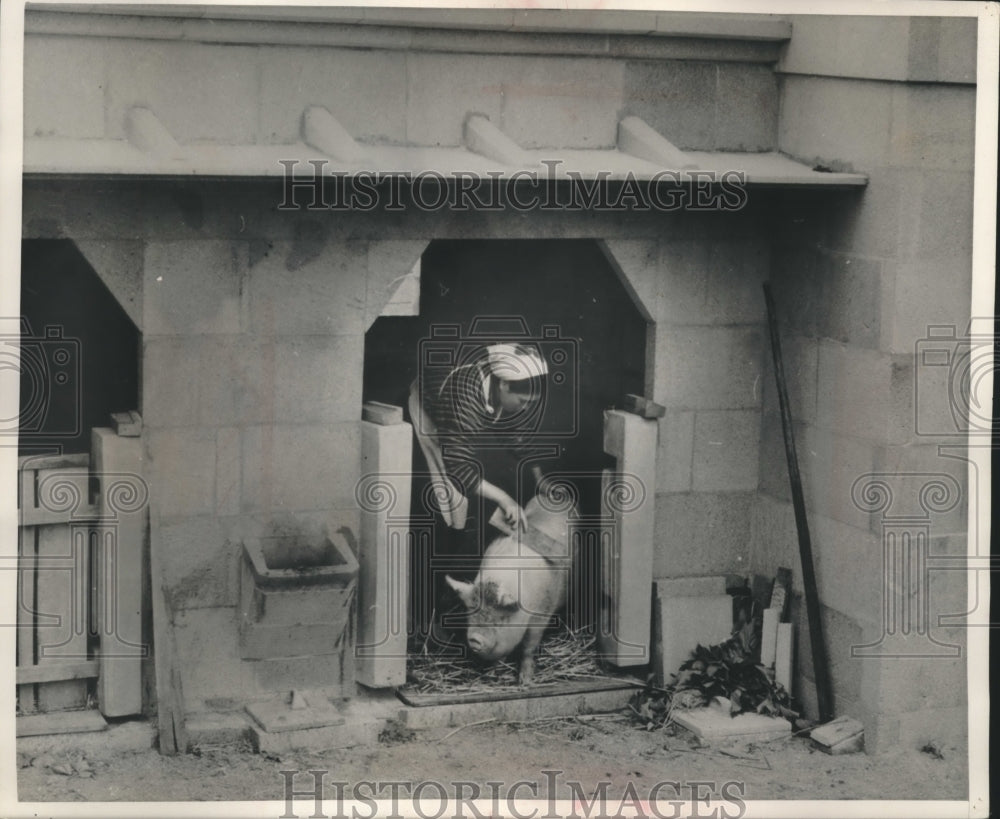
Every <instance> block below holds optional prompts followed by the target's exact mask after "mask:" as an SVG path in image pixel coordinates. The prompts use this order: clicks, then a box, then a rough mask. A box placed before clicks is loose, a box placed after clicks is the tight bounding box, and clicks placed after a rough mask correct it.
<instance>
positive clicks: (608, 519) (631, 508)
mask: <svg viewBox="0 0 1000 819" xmlns="http://www.w3.org/2000/svg"><path fill="white" fill-rule="evenodd" d="M656 439H657V424H656V421H655V420H650V419H646V418H642V417H640V416H639V415H634V414H632V413H628V412H622V411H621V410H608V411H607V412H605V413H604V451H605V452H606V453H607V454H608V455H613V456H614V457H615V458H616V459H617V461H618V463H617V466H616V468H615V470H614V471H611V470H605V473H604V478H603V481H602V492H601V507H602V520H603V522H604V527H603V528H604V531H603V532H602V536H601V537H602V541H603V542H602V548H601V578H602V580H601V587H602V591H603V595H602V600H601V624H600V628H599V629H598V637H597V641H598V649H599V650H600V653H601V655H602V657H603V658H604V659H606V660H608V661H609V662H611V663H613V664H614V665H617V666H633V665H645V664H646V663H648V662H649V661H650V647H649V632H650V620H651V615H652V583H653V536H654V526H655V522H656V503H655V498H656V484H655V481H656Z"/></svg>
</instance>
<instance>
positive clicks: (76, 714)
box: [16, 709, 108, 737]
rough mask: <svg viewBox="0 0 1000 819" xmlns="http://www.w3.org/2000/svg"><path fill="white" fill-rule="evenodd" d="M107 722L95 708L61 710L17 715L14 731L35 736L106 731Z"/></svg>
mask: <svg viewBox="0 0 1000 819" xmlns="http://www.w3.org/2000/svg"><path fill="white" fill-rule="evenodd" d="M107 728H108V724H107V723H106V722H105V721H104V717H102V716H101V715H100V714H99V713H98V712H97V711H96V710H94V709H88V710H86V711H62V712H61V713H58V714H34V715H32V716H27V717H18V718H17V721H16V731H17V736H19V737H37V736H42V735H44V734H84V733H89V732H92V731H106V730H107Z"/></svg>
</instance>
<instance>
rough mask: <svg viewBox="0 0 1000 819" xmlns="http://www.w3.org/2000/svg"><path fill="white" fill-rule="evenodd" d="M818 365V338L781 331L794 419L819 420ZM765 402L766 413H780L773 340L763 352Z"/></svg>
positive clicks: (809, 422)
mask: <svg viewBox="0 0 1000 819" xmlns="http://www.w3.org/2000/svg"><path fill="white" fill-rule="evenodd" d="M818 366H819V341H818V340H817V339H815V338H809V337H808V336H802V335H798V334H795V335H792V334H789V333H787V332H782V333H781V367H782V370H784V373H785V389H786V390H787V391H788V405H789V408H790V409H791V413H792V418H793V419H794V420H795V421H797V422H800V423H806V424H813V423H815V422H816V409H817V408H816V376H817V369H818ZM761 390H762V394H763V400H762V404H763V407H764V411H765V412H771V413H774V414H775V415H777V414H778V413H779V412H780V405H779V402H778V385H777V381H776V380H775V377H774V356H773V354H772V352H771V344H770V340H768V342H767V349H766V350H765V352H764V362H763V371H762V372H761Z"/></svg>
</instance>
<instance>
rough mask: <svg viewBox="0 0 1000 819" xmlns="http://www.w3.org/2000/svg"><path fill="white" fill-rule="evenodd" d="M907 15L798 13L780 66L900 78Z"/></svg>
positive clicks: (905, 53) (905, 49)
mask: <svg viewBox="0 0 1000 819" xmlns="http://www.w3.org/2000/svg"><path fill="white" fill-rule="evenodd" d="M912 19H913V18H906V17H881V16H864V17H849V16H843V17H839V16H838V17H832V16H830V15H825V14H823V15H821V14H816V15H812V14H809V15H798V16H796V17H795V18H794V22H793V27H794V31H795V36H794V37H792V39H791V40H790V41H789V42H788V47H787V49H786V51H785V54H784V56H783V57H782V59H781V61H780V63H779V66H780V70H781V71H783V72H788V73H792V74H813V75H827V76H834V77H865V78H870V79H887V80H904V79H906V77H907V68H908V59H909V51H910V45H909V43H910V41H909V27H910V23H911V21H912Z"/></svg>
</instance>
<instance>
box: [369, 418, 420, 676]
mask: <svg viewBox="0 0 1000 819" xmlns="http://www.w3.org/2000/svg"><path fill="white" fill-rule="evenodd" d="M363 418H364V420H362V422H361V463H362V468H361V472H362V477H361V480H360V481H359V482H358V486H357V490H356V492H355V495H356V497H357V501H358V505H359V506H360V508H361V543H360V548H359V551H360V555H359V564H360V576H359V580H358V639H357V645H356V647H355V658H356V669H355V670H356V679H357V681H358V682H359V683H362V684H363V685H366V686H370V687H372V688H384V687H390V686H397V685H402V684H403V683H404V682H406V638H407V613H408V605H409V582H410V581H409V559H408V558H409V548H410V544H409V537H410V535H409V528H410V526H409V524H410V521H409V516H410V484H411V481H412V474H411V473H412V464H411V460H412V452H413V439H412V434H413V430H412V427H411V426H410V425H409V424H407V423H405V422H404V421H403V411H402V409H401V408H399V407H391V408H389V407H386V406H385V405H378V404H366V405H365V407H364V414H363Z"/></svg>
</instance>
